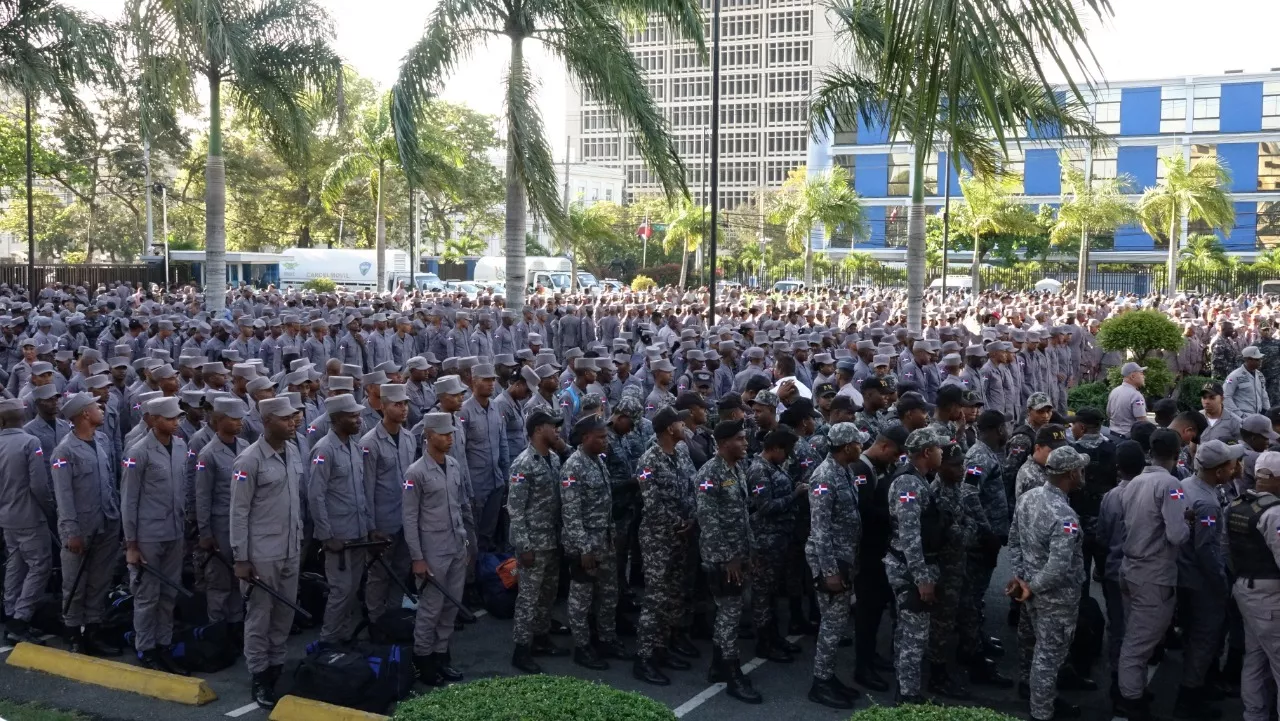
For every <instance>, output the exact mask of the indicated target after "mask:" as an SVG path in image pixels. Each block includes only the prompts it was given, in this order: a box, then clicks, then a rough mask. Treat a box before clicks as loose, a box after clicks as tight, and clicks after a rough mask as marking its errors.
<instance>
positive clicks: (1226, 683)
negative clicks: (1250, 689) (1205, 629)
mask: <svg viewBox="0 0 1280 721" xmlns="http://www.w3.org/2000/svg"><path fill="white" fill-rule="evenodd" d="M1243 670H1244V651H1243V650H1241V649H1238V648H1231V649H1227V660H1226V662H1224V663H1223V664H1222V672H1221V673H1220V674H1218V687H1219V688H1221V689H1222V693H1223V695H1224V696H1229V697H1231V698H1239V697H1240V674H1241V672H1242V671H1243Z"/></svg>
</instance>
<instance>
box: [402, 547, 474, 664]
mask: <svg viewBox="0 0 1280 721" xmlns="http://www.w3.org/2000/svg"><path fill="white" fill-rule="evenodd" d="M467 565H468V564H467V553H466V552H465V551H463V552H462V553H458V554H454V555H451V556H443V557H438V556H435V555H433V554H428V559H427V566H428V567H429V568H430V569H431V573H433V574H434V577H435V579H436V581H438V582H439V583H440V585H442V586H444V587H445V588H447V589H449V593H450V595H452V596H453V597H454V598H459V599H460V598H462V587H463V586H464V585H465V584H466V581H467ZM457 617H458V607H457V606H455V605H453V604H452V603H450V602H448V601H446V600H444V594H442V593H440V589H438V588H436V587H435V586H434V585H432V584H430V583H428V584H427V587H426V588H425V589H423V591H422V594H421V595H420V596H419V597H418V614H417V616H415V617H414V619H413V655H415V656H427V655H430V654H433V653H446V652H447V651H448V650H449V637H451V636H452V635H453V622H454V620H455V619H457Z"/></svg>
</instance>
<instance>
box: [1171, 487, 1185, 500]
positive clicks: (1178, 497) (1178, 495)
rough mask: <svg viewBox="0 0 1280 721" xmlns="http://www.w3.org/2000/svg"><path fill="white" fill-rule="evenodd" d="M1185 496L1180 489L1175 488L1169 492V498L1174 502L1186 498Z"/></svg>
mask: <svg viewBox="0 0 1280 721" xmlns="http://www.w3.org/2000/svg"><path fill="white" fill-rule="evenodd" d="M1186 496H1187V494H1185V493H1183V492H1182V489H1181V488H1175V489H1173V490H1172V491H1169V497H1170V498H1172V499H1173V500H1175V501H1181V500H1182V499H1183V498H1186Z"/></svg>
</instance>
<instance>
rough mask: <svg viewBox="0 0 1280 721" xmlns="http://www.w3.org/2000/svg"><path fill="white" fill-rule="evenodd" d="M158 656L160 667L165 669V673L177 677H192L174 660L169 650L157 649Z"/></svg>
mask: <svg viewBox="0 0 1280 721" xmlns="http://www.w3.org/2000/svg"><path fill="white" fill-rule="evenodd" d="M156 656H158V657H159V658H160V666H161V667H163V669H164V670H165V672H167V673H171V674H173V675H175V676H190V675H191V672H190V671H188V670H186V669H185V668H183V667H181V666H179V665H178V662H177V661H175V660H174V658H173V654H171V653H169V649H167V648H156Z"/></svg>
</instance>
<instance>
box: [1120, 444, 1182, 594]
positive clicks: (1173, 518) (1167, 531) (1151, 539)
mask: <svg viewBox="0 0 1280 721" xmlns="http://www.w3.org/2000/svg"><path fill="white" fill-rule="evenodd" d="M1185 499H1186V491H1185V490H1183V488H1182V481H1180V480H1178V479H1177V478H1175V477H1173V476H1172V475H1170V474H1169V472H1168V471H1166V470H1165V469H1163V468H1161V467H1159V466H1147V468H1146V469H1144V470H1143V471H1142V473H1141V474H1139V475H1138V476H1137V477H1136V478H1134V479H1133V480H1132V481H1130V482H1129V485H1127V486H1125V489H1124V493H1123V495H1121V496H1120V506H1121V508H1122V510H1123V513H1124V527H1125V541H1124V560H1123V561H1122V562H1121V564H1120V573H1121V575H1122V576H1123V577H1124V579H1125V580H1126V581H1128V582H1130V583H1155V584H1159V585H1161V586H1176V585H1177V584H1178V566H1177V557H1178V547H1179V546H1181V545H1182V544H1184V543H1186V542H1187V540H1188V539H1189V538H1190V537H1191V531H1190V530H1189V529H1188V528H1187V522H1186V520H1185V518H1184V517H1183V514H1184V512H1185V511H1186V509H1187V503H1186V500H1185Z"/></svg>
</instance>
